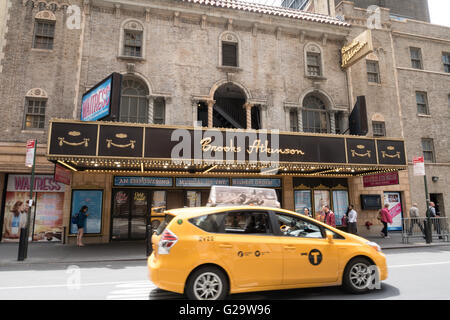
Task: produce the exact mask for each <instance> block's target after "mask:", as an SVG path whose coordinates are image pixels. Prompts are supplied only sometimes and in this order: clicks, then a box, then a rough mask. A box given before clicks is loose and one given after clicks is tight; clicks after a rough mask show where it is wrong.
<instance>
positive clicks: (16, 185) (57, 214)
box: [2, 174, 65, 242]
mask: <svg viewBox="0 0 450 320" xmlns="http://www.w3.org/2000/svg"><path fill="white" fill-rule="evenodd" d="M30 183H31V176H30V175H20V174H17V175H16V174H11V175H9V176H8V183H7V186H6V196H5V208H4V209H5V215H4V220H3V230H2V242H19V235H20V228H23V227H26V224H27V214H28V210H30V209H31V210H32V211H31V212H30V217H31V222H30V226H31V228H32V229H31V231H32V237H30V240H32V241H44V242H47V241H61V238H62V225H63V208H64V191H65V186H64V184H62V183H59V182H56V181H55V180H54V179H53V176H51V175H37V176H35V181H34V188H33V189H34V191H35V193H34V194H33V200H35V201H36V205H35V206H33V207H31V208H29V207H28V206H27V205H26V201H27V200H28V199H29V197H30Z"/></svg>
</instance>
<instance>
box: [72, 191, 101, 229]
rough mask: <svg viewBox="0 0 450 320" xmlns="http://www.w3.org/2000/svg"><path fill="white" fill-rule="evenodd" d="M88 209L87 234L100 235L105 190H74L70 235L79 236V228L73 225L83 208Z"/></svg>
mask: <svg viewBox="0 0 450 320" xmlns="http://www.w3.org/2000/svg"><path fill="white" fill-rule="evenodd" d="M83 206H87V207H88V211H87V214H88V217H87V218H86V225H85V229H84V233H85V234H99V233H101V231H102V213H103V190H72V207H71V208H72V209H71V215H70V234H77V233H78V227H77V226H76V225H75V224H73V223H72V217H73V216H75V215H76V214H77V213H78V212H79V211H80V209H81V207H83Z"/></svg>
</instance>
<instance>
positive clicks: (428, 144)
mask: <svg viewBox="0 0 450 320" xmlns="http://www.w3.org/2000/svg"><path fill="white" fill-rule="evenodd" d="M422 150H423V159H424V160H425V162H436V161H435V157H434V144H433V139H422Z"/></svg>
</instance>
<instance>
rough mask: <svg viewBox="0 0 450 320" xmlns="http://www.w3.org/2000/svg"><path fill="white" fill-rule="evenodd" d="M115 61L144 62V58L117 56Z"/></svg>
mask: <svg viewBox="0 0 450 320" xmlns="http://www.w3.org/2000/svg"><path fill="white" fill-rule="evenodd" d="M117 59H122V60H133V61H145V58H143V57H133V56H117Z"/></svg>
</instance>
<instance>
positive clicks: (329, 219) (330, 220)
mask: <svg viewBox="0 0 450 320" xmlns="http://www.w3.org/2000/svg"><path fill="white" fill-rule="evenodd" d="M323 222H324V223H325V224H327V225H329V226H332V227H334V228H336V219H335V216H334V212H333V211H331V210H330V207H329V206H328V205H326V206H324V207H323Z"/></svg>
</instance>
